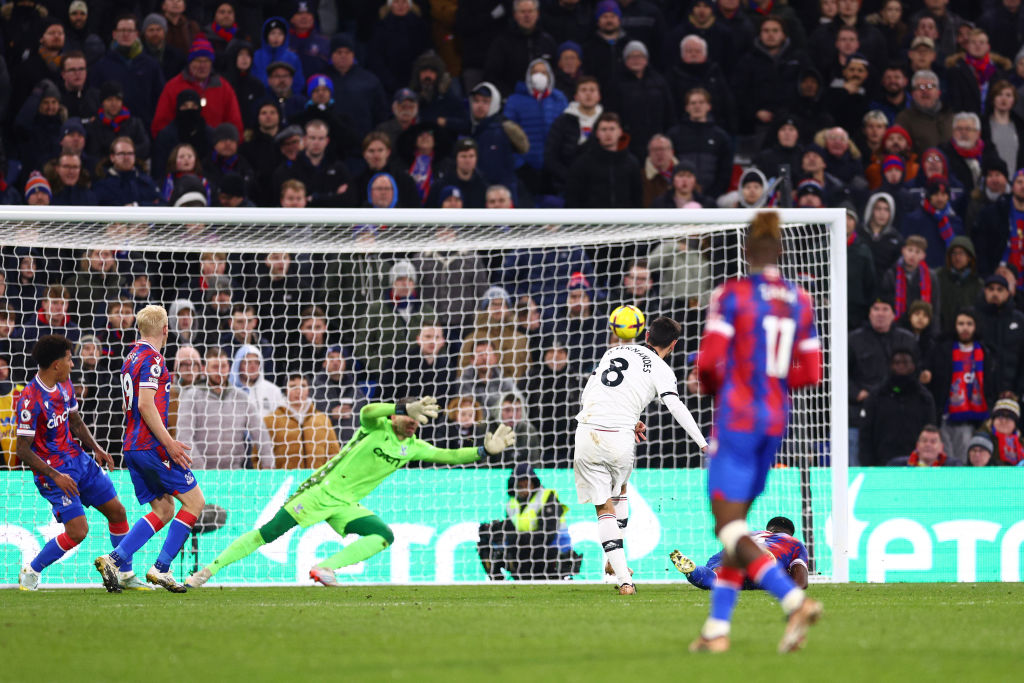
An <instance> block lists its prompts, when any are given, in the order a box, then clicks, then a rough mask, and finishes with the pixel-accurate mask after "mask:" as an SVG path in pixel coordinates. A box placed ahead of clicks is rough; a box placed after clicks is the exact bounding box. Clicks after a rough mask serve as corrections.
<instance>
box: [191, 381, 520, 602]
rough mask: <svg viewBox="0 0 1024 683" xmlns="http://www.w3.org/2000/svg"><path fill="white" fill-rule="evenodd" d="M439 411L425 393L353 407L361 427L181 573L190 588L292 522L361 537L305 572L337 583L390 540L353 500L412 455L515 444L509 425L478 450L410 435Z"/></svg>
mask: <svg viewBox="0 0 1024 683" xmlns="http://www.w3.org/2000/svg"><path fill="white" fill-rule="evenodd" d="M435 417H437V402H436V401H435V400H434V399H433V398H432V397H430V396H425V397H423V398H421V399H419V400H416V401H412V400H409V399H402V400H400V401H399V402H398V403H397V404H395V403H371V404H370V405H367V406H365V407H364V408H363V409H362V410H361V411H359V431H357V432H356V434H355V436H353V437H352V438H351V439H350V440H349V442H348V443H347V444H345V446H344V447H342V449H341V451H339V453H338V454H337V455H336V456H334V457H333V458H331V459H330V460H329V461H328V462H327V463H326V464H325V465H324V466H323V467H321V468H320V469H318V470H317V471H316V472H314V473H313V474H312V475H311V476H310V477H309V479H307V480H306V481H305V482H303V484H302V485H301V486H299V488H298V489H297V490H296V491H295V493H294V494H292V496H291V498H289V499H288V500H287V501H285V504H284V506H282V507H281V509H280V510H278V511H277V514H276V515H274V518H273V519H272V520H270V521H269V522H267V523H266V524H264V525H263V526H262V527H260V528H259V529H254V530H252V531H250V532H248V533H246V534H242V535H241V536H239V537H238V538H237V539H236V540H235V541H234V542H233V543H232V544H231V545H229V546H228V547H227V548H225V549H224V552H222V553H221V554H220V555H219V556H218V557H217V559H215V560H214V561H213V562H212V563H211V564H210V565H208V566H206V567H203V568H202V569H200V570H199V571H198V572H196V573H195V574H193V575H192V576H190V577H188V579H186V581H185V584H186V585H187V586H189V587H193V588H195V587H198V586H202V585H203V584H204V583H206V582H207V581H209V580H210V578H211V577H213V576H215V575H216V574H217V572H219V571H220V570H222V569H224V567H226V566H228V565H229V564H231V563H233V562H237V561H238V560H240V559H242V558H243V557H245V556H247V555H249V554H250V553H252V552H253V551H254V550H256V549H257V548H259V547H260V546H261V545H263V544H265V543H271V542H272V541H274V540H276V539H277V538H279V537H280V536H281V535H283V534H284V533H285V532H286V531H288V530H289V529H291V528H293V527H295V526H301V527H302V528H306V527H308V526H311V525H313V524H316V523H317V522H324V521H325V522H327V523H328V524H330V525H331V527H332V528H333V529H334V530H335V531H337V532H338V534H340V535H341V536H345V535H347V534H356V535H358V536H361V537H362V538H360V539H359V540H357V541H354V542H352V543H350V544H348V545H347V546H345V548H344V549H343V550H342V551H341V552H338V553H336V554H334V555H332V556H331V557H329V558H327V559H326V560H322V561H320V562H317V563H316V565H314V566H313V568H312V569H310V570H309V578H311V579H313V580H314V581H318V582H320V583H322V584H323V585H325V586H337V585H338V582H337V579H336V578H335V576H334V570H335V569H339V568H341V567H347V566H348V565H351V564H355V563H357V562H362V561H363V560H365V559H367V558H369V557H372V556H373V555H376V554H377V553H379V552H381V551H382V550H384V549H386V548H387V547H388V546H389V545H391V543H392V542H393V541H394V540H395V537H394V534H393V533H392V532H391V529H390V528H389V527H388V525H387V524H385V523H384V521H383V520H381V518H380V517H378V516H377V515H375V514H373V512H372V511H370V510H368V509H367V508H365V507H363V506H362V505H360V504H359V501H360V500H362V499H363V498H365V497H366V496H368V495H369V494H370V492H371V491H373V490H374V489H375V488H377V486H379V485H380V483H381V482H382V481H384V479H386V478H387V477H388V476H389V475H391V474H394V473H395V472H396V471H397V470H398V469H400V468H401V467H404V466H405V465H406V464H407V463H408V462H409V461H410V460H424V461H427V462H436V463H441V464H445V465H465V464H468V463H471V462H475V461H476V460H479V459H480V458H482V457H484V456H485V454H487V455H498V454H499V453H501V452H502V451H503V450H505V449H506V448H509V447H510V446H512V444H514V443H515V434H513V432H512V429H511V428H510V427H508V426H507V425H500V426H498V428H497V429H496V430H494V433H493V434H492V433H488V434H487V435H486V436H484V440H483V444H482V445H480V447H478V448H473V447H468V448H451V449H449V448H436V447H434V446H432V445H430V444H429V443H427V442H426V441H422V440H420V439H419V438H417V437H416V428H417V427H418V426H419V425H420V424H426V423H427V421H428V420H429V419H433V418H435Z"/></svg>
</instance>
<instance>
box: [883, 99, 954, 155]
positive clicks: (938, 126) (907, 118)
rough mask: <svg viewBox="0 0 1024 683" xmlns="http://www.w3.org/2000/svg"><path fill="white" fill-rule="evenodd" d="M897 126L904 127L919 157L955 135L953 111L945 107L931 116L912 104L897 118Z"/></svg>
mask: <svg viewBox="0 0 1024 683" xmlns="http://www.w3.org/2000/svg"><path fill="white" fill-rule="evenodd" d="M896 125H898V126H903V127H904V128H906V130H907V132H908V133H910V139H911V140H913V141H914V151H915V152H917V154H918V156H921V155H923V154H924V151H925V150H926V149H928V148H929V147H938V146H939V145H940V144H942V143H943V142H945V141H946V140H949V138H950V137H952V135H953V110H951V109H950V108H949V107H946V106H945V105H943V106H942V108H940V109H939V111H938V112H936V113H934V114H929V113H927V112H923V111H921V110H920V109H918V107H917V105H915V104H911V105H910V107H908V108H907V109H904V110H903V111H901V112H900V113H899V114H898V115H897V116H896Z"/></svg>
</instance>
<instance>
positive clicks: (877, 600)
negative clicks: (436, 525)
mask: <svg viewBox="0 0 1024 683" xmlns="http://www.w3.org/2000/svg"><path fill="white" fill-rule="evenodd" d="M810 592H811V594H812V595H814V596H815V597H817V598H818V599H820V600H822V601H823V602H824V603H825V610H826V611H825V618H824V620H823V621H822V622H819V624H818V625H817V626H815V627H814V628H813V629H812V630H811V633H810V638H809V641H808V645H807V648H806V649H805V650H803V651H801V652H799V653H796V654H791V655H784V656H783V655H778V654H776V653H775V646H776V644H777V643H778V640H779V637H780V636H781V634H782V629H783V621H782V616H781V612H780V610H779V608H778V606H777V605H776V604H775V603H774V601H772V600H771V599H770V598H769V597H768V596H767V595H765V594H764V593H761V592H760V591H757V592H754V591H745V592H744V593H743V594H742V595H741V597H740V601H739V605H738V607H737V610H736V619H735V623H734V626H733V649H732V651H731V652H729V653H727V654H724V655H707V654H700V655H691V654H689V653H687V652H686V646H687V644H688V643H689V642H690V640H692V639H693V637H694V636H695V635H696V634H697V631H698V629H699V627H700V625H701V623H702V622H703V620H704V617H705V614H706V610H707V604H708V593H706V592H703V591H698V590H695V589H692V588H690V587H689V586H674V585H649V586H640V592H639V594H637V595H635V596H629V597H620V596H618V595H616V594H615V593H614V591H613V589H612V588H611V587H609V586H594V585H571V584H567V585H565V586H526V585H520V586H514V585H511V584H509V585H502V586H493V587H492V586H478V587H385V586H372V585H361V586H351V587H345V588H341V589H330V590H328V589H320V588H217V587H216V586H212V587H209V588H203V589H199V590H193V591H189V593H188V594H186V595H172V594H170V593H167V592H166V591H159V592H154V593H135V592H133V593H124V594H121V595H112V594H107V593H104V592H102V591H100V590H45V589H44V590H40V591H39V592H37V593H27V592H20V591H16V590H13V591H12V590H5V591H0V643H3V646H2V647H0V650H2V651H3V652H4V654H3V657H2V659H3V662H2V665H0V680H3V681H40V680H61V681H75V680H90V681H95V680H104V681H121V680H146V681H162V680H168V681H170V680H175V681H181V680H225V681H234V680H245V681H254V680H277V681H300V680H325V679H332V680H346V681H369V680H410V681H423V680H444V681H470V680H474V681H520V682H525V681H569V680H573V681H575V680H586V681H598V680H618V679H620V678H621V680H624V681H634V680H664V679H666V678H674V679H677V680H683V681H700V680H708V679H709V677H711V676H715V677H718V678H719V679H720V680H727V681H728V680H743V679H747V680H773V681H780V680H828V681H829V682H830V683H834V682H835V681H845V680H856V681H865V680H883V681H887V680H892V681H897V680H898V681H908V680H910V681H913V680H937V679H939V678H940V677H942V678H945V679H947V680H970V681H980V680H993V681H994V680H1009V679H1012V678H1016V677H1017V676H1018V675H1019V673H1020V670H1019V665H1020V661H1021V659H1020V652H1021V643H1022V642H1024V619H1022V618H1021V608H1020V605H1021V603H1022V602H1024V584H1019V583H1017V584H893V585H859V584H857V585H855V584H851V585H845V586H829V585H816V586H811V589H810ZM740 677H742V678H740ZM1018 680H1019V679H1018Z"/></svg>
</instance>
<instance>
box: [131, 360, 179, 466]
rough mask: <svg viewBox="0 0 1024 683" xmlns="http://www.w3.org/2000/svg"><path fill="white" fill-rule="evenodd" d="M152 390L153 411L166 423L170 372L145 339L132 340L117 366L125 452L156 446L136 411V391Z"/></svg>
mask: <svg viewBox="0 0 1024 683" xmlns="http://www.w3.org/2000/svg"><path fill="white" fill-rule="evenodd" d="M142 389H153V390H155V391H156V395H155V396H154V397H153V400H154V403H156V409H157V412H159V413H160V419H161V420H162V421H163V423H164V426H165V427H166V426H167V406H168V404H169V402H170V397H171V394H170V391H171V373H170V371H169V370H168V369H167V365H166V364H165V363H164V357H163V356H162V355H161V354H160V352H159V351H157V350H156V349H155V348H153V346H152V345H151V344H150V343H149V342H146V341H139V342H136V343H135V346H133V347H132V350H131V351H130V352H129V353H128V356H127V357H126V358H125V360H124V365H122V366H121V394H122V398H123V399H124V443H123V450H125V451H145V450H150V449H155V448H158V447H160V442H159V441H158V440H157V438H156V437H155V436H154V435H153V432H152V431H151V430H150V429H149V426H148V425H147V424H146V421H145V420H144V419H143V418H142V413H140V412H139V392H140V391H141V390H142Z"/></svg>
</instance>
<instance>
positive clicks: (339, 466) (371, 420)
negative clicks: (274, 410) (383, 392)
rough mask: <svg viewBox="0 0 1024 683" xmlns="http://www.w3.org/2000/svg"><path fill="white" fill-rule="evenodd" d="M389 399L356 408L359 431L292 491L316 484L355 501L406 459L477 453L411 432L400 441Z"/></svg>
mask: <svg viewBox="0 0 1024 683" xmlns="http://www.w3.org/2000/svg"><path fill="white" fill-rule="evenodd" d="M394 414H395V404H393V403H371V404H370V405H367V406H365V407H364V408H363V409H362V410H361V411H360V412H359V431H357V432H356V434H355V436H353V437H352V438H351V439H350V440H349V442H348V443H346V444H345V445H344V446H343V447H342V449H341V450H340V451H339V452H338V454H337V455H336V456H334V457H333V458H331V459H330V460H329V461H327V463H326V464H324V465H323V466H322V467H320V469H318V470H317V471H316V472H314V473H313V474H312V475H310V477H309V479H307V480H306V481H304V482H303V483H302V485H301V486H299V488H298V489H297V490H296V491H295V493H294V494H292V496H291V498H289V500H291V499H292V498H295V497H296V496H298V495H299V494H300V493H304V492H305V491H308V490H309V489H311V488H313V487H314V486H315V487H318V488H319V490H320V493H321V494H322V495H324V494H325V495H327V496H328V497H331V498H334V499H336V500H338V501H339V502H344V503H357V502H359V501H360V500H362V499H363V498H365V497H366V496H367V495H368V494H369V493H370V492H371V491H373V490H374V489H375V488H377V486H379V485H380V483H381V482H382V481H384V480H385V479H386V478H387V477H388V476H389V475H391V474H392V473H394V472H395V471H397V470H398V469H399V468H401V467H404V466H405V465H406V464H407V463H408V462H409V461H410V460H426V461H429V462H437V463H443V464H447V465H465V464H467V463H471V462H474V461H476V460H477V459H478V458H479V457H480V456H479V452H478V449H477V448H474V447H469V448H437V447H435V446H432V445H431V444H429V443H427V442H426V441H424V440H422V439H420V438H418V437H416V436H411V437H409V438H407V439H403V440H401V441H399V440H398V436H397V435H396V434H395V431H394V429H392V427H391V419H390V418H391V416H392V415H394Z"/></svg>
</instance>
